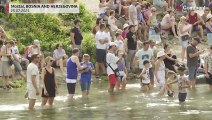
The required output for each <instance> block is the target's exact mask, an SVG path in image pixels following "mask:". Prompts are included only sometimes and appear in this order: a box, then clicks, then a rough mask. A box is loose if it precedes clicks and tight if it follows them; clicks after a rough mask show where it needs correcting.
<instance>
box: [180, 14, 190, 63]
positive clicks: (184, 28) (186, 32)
mask: <svg viewBox="0 0 212 120" xmlns="http://www.w3.org/2000/svg"><path fill="white" fill-rule="evenodd" d="M178 31H179V39H180V42H181V46H182V50H181V60H182V62H184V60H185V55H186V54H185V53H186V47H187V46H188V42H189V39H190V36H191V32H192V25H191V24H188V23H187V19H186V17H185V16H182V17H181V18H180V22H179V23H178Z"/></svg>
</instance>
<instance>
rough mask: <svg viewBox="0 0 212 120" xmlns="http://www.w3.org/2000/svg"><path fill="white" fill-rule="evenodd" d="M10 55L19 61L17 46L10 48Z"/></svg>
mask: <svg viewBox="0 0 212 120" xmlns="http://www.w3.org/2000/svg"><path fill="white" fill-rule="evenodd" d="M12 54H14V55H15V57H16V58H17V59H20V54H19V50H18V47H17V46H14V47H12Z"/></svg>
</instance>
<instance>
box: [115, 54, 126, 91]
mask: <svg viewBox="0 0 212 120" xmlns="http://www.w3.org/2000/svg"><path fill="white" fill-rule="evenodd" d="M117 54H118V58H119V61H118V63H117V65H118V69H119V73H120V77H119V78H118V82H117V85H116V90H117V91H119V90H120V87H121V89H122V90H124V89H125V87H126V83H127V80H126V79H127V68H126V66H125V60H124V57H123V56H124V52H123V51H122V50H118V51H117Z"/></svg>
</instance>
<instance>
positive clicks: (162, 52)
mask: <svg viewBox="0 0 212 120" xmlns="http://www.w3.org/2000/svg"><path fill="white" fill-rule="evenodd" d="M164 55H166V53H165V52H164V51H159V52H158V53H157V57H161V56H164Z"/></svg>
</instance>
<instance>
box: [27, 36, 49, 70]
mask: <svg viewBox="0 0 212 120" xmlns="http://www.w3.org/2000/svg"><path fill="white" fill-rule="evenodd" d="M28 52H29V54H28V60H29V62H31V56H32V55H34V54H39V55H40V62H39V67H40V68H43V67H44V65H45V60H44V55H43V54H42V52H41V47H40V41H39V40H38V39H35V40H34V41H33V45H31V46H30V47H29V51H28Z"/></svg>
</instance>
